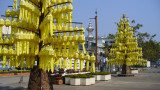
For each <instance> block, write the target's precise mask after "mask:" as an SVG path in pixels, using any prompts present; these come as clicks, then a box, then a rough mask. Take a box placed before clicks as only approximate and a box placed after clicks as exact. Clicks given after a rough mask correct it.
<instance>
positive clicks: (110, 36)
mask: <svg viewBox="0 0 160 90" xmlns="http://www.w3.org/2000/svg"><path fill="white" fill-rule="evenodd" d="M107 39H115V35H114V34H108V36H107Z"/></svg>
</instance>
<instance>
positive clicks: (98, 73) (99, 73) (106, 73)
mask: <svg viewBox="0 0 160 90" xmlns="http://www.w3.org/2000/svg"><path fill="white" fill-rule="evenodd" d="M90 74H91V75H109V74H111V73H109V72H95V73H90Z"/></svg>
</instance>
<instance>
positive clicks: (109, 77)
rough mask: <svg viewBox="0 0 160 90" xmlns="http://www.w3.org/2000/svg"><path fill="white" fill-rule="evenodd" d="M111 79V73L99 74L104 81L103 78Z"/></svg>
mask: <svg viewBox="0 0 160 90" xmlns="http://www.w3.org/2000/svg"><path fill="white" fill-rule="evenodd" d="M110 79H111V74H109V75H101V80H103V81H105V80H110Z"/></svg>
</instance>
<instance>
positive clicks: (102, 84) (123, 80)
mask: <svg viewBox="0 0 160 90" xmlns="http://www.w3.org/2000/svg"><path fill="white" fill-rule="evenodd" d="M19 80H20V76H12V77H0V90H26V88H27V85H28V80H29V76H24V77H23V83H22V88H21V87H20V84H19V83H18V82H19ZM53 87H54V90H160V67H158V68H153V69H150V70H147V71H144V72H141V73H139V74H137V75H135V76H134V77H117V76H116V75H112V79H111V80H110V81H96V84H95V85H91V86H70V85H53Z"/></svg>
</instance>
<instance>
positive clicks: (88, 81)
mask: <svg viewBox="0 0 160 90" xmlns="http://www.w3.org/2000/svg"><path fill="white" fill-rule="evenodd" d="M80 82H81V84H80V85H83V86H86V85H91V81H90V78H81V80H80Z"/></svg>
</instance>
